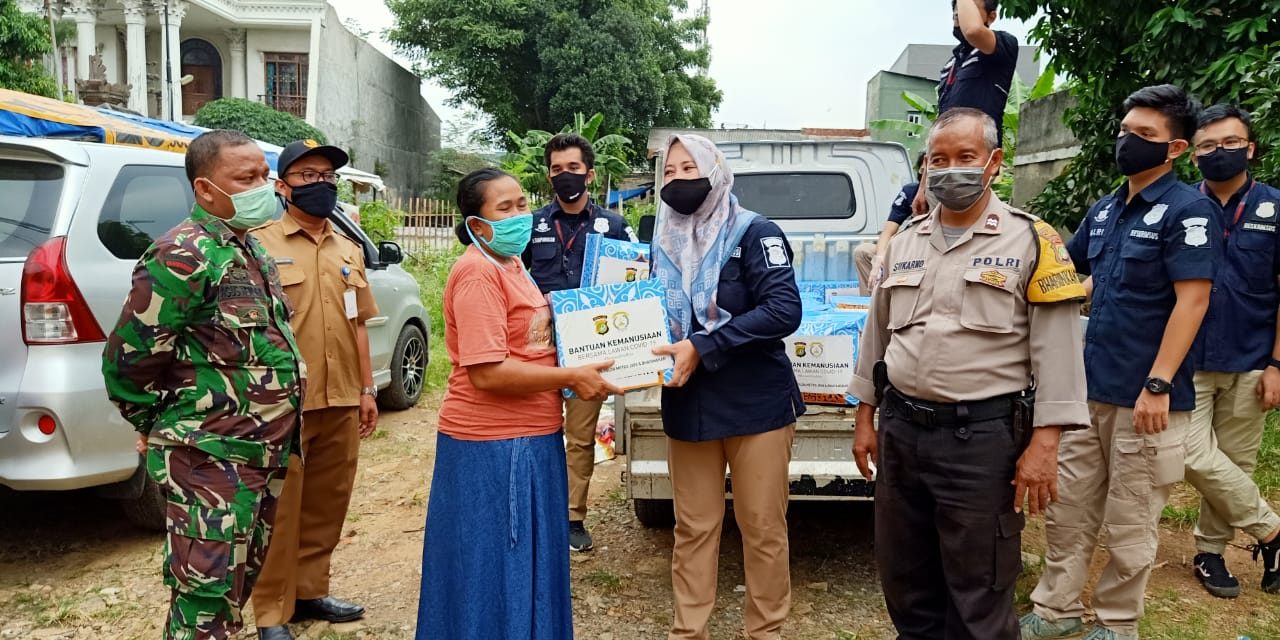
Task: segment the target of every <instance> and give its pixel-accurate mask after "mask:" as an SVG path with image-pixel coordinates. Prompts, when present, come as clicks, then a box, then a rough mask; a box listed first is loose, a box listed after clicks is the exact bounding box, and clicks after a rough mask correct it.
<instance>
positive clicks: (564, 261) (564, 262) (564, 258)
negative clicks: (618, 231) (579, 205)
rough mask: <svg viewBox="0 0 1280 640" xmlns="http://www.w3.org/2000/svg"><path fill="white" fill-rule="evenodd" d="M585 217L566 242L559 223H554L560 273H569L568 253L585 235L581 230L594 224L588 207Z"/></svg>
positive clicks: (557, 221)
mask: <svg viewBox="0 0 1280 640" xmlns="http://www.w3.org/2000/svg"><path fill="white" fill-rule="evenodd" d="M586 215H587V219H586V220H583V221H582V222H580V223H579V224H578V228H577V229H574V231H573V235H571V236H569V241H568V242H565V239H564V229H563V228H562V227H561V226H560V221H559V220H556V221H555V225H556V239H557V240H559V241H560V271H562V272H563V273H569V252H570V251H573V245H574V244H575V243H576V242H577V241H578V238H580V237H582V236H583V235H586V234H585V233H583V230H585V229H586V228H587V227H589V226H590V225H591V223H592V222H594V219H595V216H594V215H593V214H592V213H591V209H590V206H588V208H587V214H586Z"/></svg>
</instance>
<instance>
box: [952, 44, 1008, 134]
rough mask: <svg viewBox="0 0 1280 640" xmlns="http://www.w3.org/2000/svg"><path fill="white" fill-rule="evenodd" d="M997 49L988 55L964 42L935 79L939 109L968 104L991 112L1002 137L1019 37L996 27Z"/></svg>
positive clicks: (987, 112) (955, 50) (954, 51)
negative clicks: (939, 76)
mask: <svg viewBox="0 0 1280 640" xmlns="http://www.w3.org/2000/svg"><path fill="white" fill-rule="evenodd" d="M995 34H996V50H995V51H992V52H991V54H990V55H987V54H985V53H983V52H981V51H979V50H978V49H977V48H976V47H974V46H972V45H970V44H969V43H967V42H961V43H960V44H959V45H956V48H955V49H953V50H952V52H951V60H949V61H948V62H947V64H946V66H944V67H942V77H941V78H940V79H939V81H938V113H944V112H946V111H947V110H948V109H954V108H956V107H971V108H973V109H978V110H980V111H982V112H983V113H985V114H987V115H989V116H991V119H992V120H995V121H996V129H997V130H998V131H1000V140H1001V144H1003V141H1004V107H1005V103H1007V102H1008V101H1009V88H1010V87H1011V86H1012V85H1013V72H1014V70H1016V69H1017V67H1018V39H1017V38H1016V37H1014V36H1013V34H1011V33H1007V32H1005V31H996V32H995Z"/></svg>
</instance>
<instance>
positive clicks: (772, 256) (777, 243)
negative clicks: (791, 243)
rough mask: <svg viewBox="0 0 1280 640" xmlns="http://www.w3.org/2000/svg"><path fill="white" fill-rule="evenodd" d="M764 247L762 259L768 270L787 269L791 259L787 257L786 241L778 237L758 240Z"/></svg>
mask: <svg viewBox="0 0 1280 640" xmlns="http://www.w3.org/2000/svg"><path fill="white" fill-rule="evenodd" d="M760 244H761V245H762V246H763V247H764V259H765V262H766V263H767V264H768V265H769V268H770V269H782V268H789V267H790V266H791V258H789V257H787V241H786V240H783V239H782V238H781V237H779V236H768V237H764V238H760Z"/></svg>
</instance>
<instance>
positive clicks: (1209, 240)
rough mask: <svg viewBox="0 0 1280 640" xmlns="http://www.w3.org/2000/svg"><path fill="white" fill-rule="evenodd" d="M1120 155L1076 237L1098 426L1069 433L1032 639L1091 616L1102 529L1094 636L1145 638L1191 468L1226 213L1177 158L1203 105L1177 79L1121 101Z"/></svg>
mask: <svg viewBox="0 0 1280 640" xmlns="http://www.w3.org/2000/svg"><path fill="white" fill-rule="evenodd" d="M1124 112H1125V116H1124V119H1123V120H1122V121H1121V123H1120V136H1119V137H1118V138H1117V139H1116V164H1117V165H1118V167H1119V169H1120V172H1121V173H1122V174H1124V175H1125V176H1128V181H1127V182H1126V183H1125V184H1123V185H1121V186H1120V188H1119V189H1118V190H1116V192H1115V193H1113V194H1111V195H1109V196H1106V197H1104V198H1103V199H1101V200H1099V201H1098V202H1097V203H1096V204H1094V205H1093V207H1092V208H1091V209H1090V210H1089V212H1088V213H1087V214H1086V215H1085V218H1084V221H1082V222H1081V223H1080V228H1079V230H1077V231H1076V234H1075V235H1074V236H1072V238H1071V242H1070V243H1068V244H1067V250H1068V251H1069V252H1070V254H1071V260H1072V262H1074V264H1075V266H1076V269H1078V270H1079V271H1080V273H1083V274H1085V275H1088V276H1090V278H1089V280H1087V281H1086V282H1085V288H1086V289H1088V290H1090V291H1091V292H1092V294H1093V298H1092V301H1093V304H1092V305H1091V307H1090V312H1089V330H1088V334H1087V338H1086V340H1085V346H1084V359H1085V369H1086V373H1087V374H1088V381H1089V413H1090V415H1091V417H1092V423H1091V424H1090V426H1089V428H1088V429H1086V430H1083V431H1075V432H1071V433H1068V434H1066V435H1064V436H1063V438H1062V448H1061V451H1060V457H1061V460H1062V464H1061V468H1060V470H1059V483H1058V484H1059V486H1060V487H1061V493H1062V499H1061V500H1060V501H1059V502H1058V503H1056V504H1054V505H1053V506H1051V507H1050V508H1049V511H1048V512H1047V513H1046V515H1045V536H1046V539H1047V543H1048V547H1047V548H1046V550H1045V569H1044V574H1043V575H1042V576H1041V578H1040V584H1039V585H1038V586H1037V587H1036V589H1035V591H1034V592H1033V593H1032V594H1031V601H1032V603H1033V604H1034V605H1035V606H1034V608H1033V610H1032V612H1031V613H1029V614H1027V615H1025V616H1023V618H1022V635H1023V638H1025V639H1027V640H1040V639H1043V638H1064V637H1072V636H1075V635H1076V634H1079V633H1080V632H1081V631H1082V630H1083V628H1084V625H1083V624H1082V622H1081V615H1082V614H1083V613H1084V605H1083V604H1082V603H1081V601H1080V594H1081V591H1083V589H1084V586H1085V583H1086V582H1087V581H1088V579H1089V564H1090V560H1091V559H1092V557H1093V548H1094V545H1095V544H1096V542H1097V540H1098V534H1099V533H1100V531H1105V532H1106V534H1107V535H1106V542H1105V543H1104V546H1105V548H1106V549H1107V551H1108V552H1109V553H1108V556H1109V557H1108V560H1107V564H1106V566H1105V567H1104V568H1103V570H1102V575H1101V577H1099V578H1098V583H1097V586H1095V587H1094V589H1093V608H1094V612H1095V613H1096V615H1097V623H1096V625H1095V626H1094V627H1093V628H1092V629H1091V630H1090V631H1089V633H1088V635H1086V636H1085V637H1086V638H1087V640H1136V639H1137V637H1138V622H1139V620H1140V619H1141V618H1142V610H1143V596H1144V595H1145V592H1146V588H1147V580H1148V579H1149V578H1150V577H1151V571H1152V568H1153V565H1154V564H1155V559H1156V547H1157V545H1158V543H1159V541H1160V528H1159V525H1160V513H1161V511H1162V510H1163V509H1164V505H1165V503H1166V502H1167V501H1168V500H1169V494H1170V492H1171V491H1172V489H1173V485H1174V484H1175V483H1177V482H1178V481H1179V480H1182V477H1183V462H1184V457H1185V456H1184V443H1185V441H1186V436H1187V429H1188V426H1189V424H1190V423H1191V410H1192V409H1193V408H1194V407H1195V404H1196V388H1195V384H1194V383H1193V381H1192V374H1193V369H1194V366H1193V363H1192V361H1191V359H1190V358H1187V357H1186V356H1187V352H1188V350H1189V349H1190V348H1191V345H1192V342H1193V341H1194V340H1195V337H1196V333H1197V332H1198V331H1199V330H1200V323H1201V320H1202V319H1203V318H1204V314H1205V310H1206V309H1208V307H1209V294H1210V289H1211V288H1212V287H1213V278H1214V274H1215V272H1216V263H1217V261H1218V259H1219V258H1220V256H1221V255H1222V253H1221V246H1222V225H1221V224H1220V222H1219V218H1220V216H1221V208H1220V207H1218V206H1216V205H1214V204H1213V202H1211V201H1210V200H1209V199H1208V198H1206V197H1205V196H1204V195H1202V194H1201V193H1200V192H1198V191H1196V190H1195V189H1193V188H1191V187H1189V186H1187V185H1185V184H1183V183H1182V182H1179V181H1178V176H1177V173H1176V172H1175V171H1174V167H1173V164H1174V162H1175V161H1176V160H1177V159H1178V158H1179V157H1181V156H1182V154H1184V153H1186V151H1187V149H1188V148H1189V147H1190V143H1189V142H1188V141H1189V140H1191V138H1192V136H1193V135H1194V134H1195V132H1196V123H1197V118H1198V117H1199V113H1200V107H1199V104H1198V103H1197V102H1196V100H1195V99H1194V98H1192V97H1191V96H1188V95H1187V94H1186V92H1184V91H1183V90H1182V89H1179V88H1178V87H1175V86H1173V85H1167V84H1166V85H1161V86H1156V87H1147V88H1145V89H1140V90H1138V91H1137V92H1135V93H1134V94H1133V95H1131V96H1129V97H1128V98H1127V99H1126V100H1125V102H1124Z"/></svg>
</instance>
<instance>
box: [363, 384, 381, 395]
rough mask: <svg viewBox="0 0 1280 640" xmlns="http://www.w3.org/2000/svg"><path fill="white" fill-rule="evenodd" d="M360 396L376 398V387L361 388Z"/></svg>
mask: <svg viewBox="0 0 1280 640" xmlns="http://www.w3.org/2000/svg"><path fill="white" fill-rule="evenodd" d="M360 395H362V396H376V395H378V387H377V386H371V387H363V388H361V389H360Z"/></svg>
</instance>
